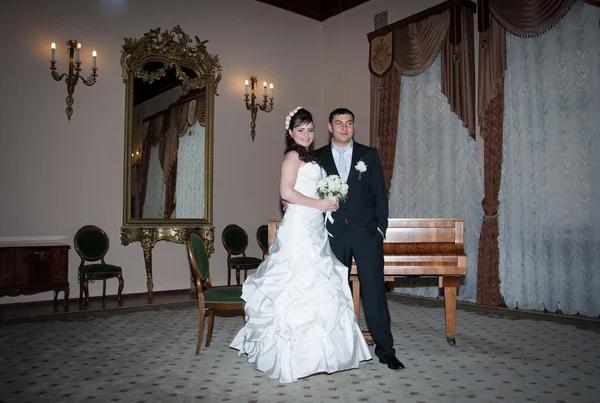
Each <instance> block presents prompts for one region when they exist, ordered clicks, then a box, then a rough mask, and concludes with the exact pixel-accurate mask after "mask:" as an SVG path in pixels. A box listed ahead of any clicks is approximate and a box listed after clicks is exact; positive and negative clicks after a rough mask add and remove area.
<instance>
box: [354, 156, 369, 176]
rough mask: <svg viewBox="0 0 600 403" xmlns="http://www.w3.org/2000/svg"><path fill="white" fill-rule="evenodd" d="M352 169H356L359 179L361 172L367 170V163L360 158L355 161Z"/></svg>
mask: <svg viewBox="0 0 600 403" xmlns="http://www.w3.org/2000/svg"><path fill="white" fill-rule="evenodd" d="M354 169H356V170H357V171H358V180H360V179H361V177H362V174H363V172H367V164H365V162H364V161H363V160H360V161H358V162H357V163H356V165H355V166H354Z"/></svg>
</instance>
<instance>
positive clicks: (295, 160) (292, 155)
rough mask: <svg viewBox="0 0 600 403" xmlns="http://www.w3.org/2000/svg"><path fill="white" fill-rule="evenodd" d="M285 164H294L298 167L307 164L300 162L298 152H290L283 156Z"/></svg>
mask: <svg viewBox="0 0 600 403" xmlns="http://www.w3.org/2000/svg"><path fill="white" fill-rule="evenodd" d="M283 164H286V165H288V164H294V165H298V166H302V165H304V164H305V163H304V162H302V161H300V154H298V151H293V150H292V151H289V152H287V153H285V155H284V156H283Z"/></svg>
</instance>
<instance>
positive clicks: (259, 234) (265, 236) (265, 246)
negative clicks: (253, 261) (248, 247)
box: [256, 224, 269, 253]
mask: <svg viewBox="0 0 600 403" xmlns="http://www.w3.org/2000/svg"><path fill="white" fill-rule="evenodd" d="M256 242H258V246H260V248H261V249H262V251H263V253H267V251H268V250H269V226H268V225H266V224H263V225H261V226H260V227H258V230H257V231H256Z"/></svg>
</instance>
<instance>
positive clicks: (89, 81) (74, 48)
mask: <svg viewBox="0 0 600 403" xmlns="http://www.w3.org/2000/svg"><path fill="white" fill-rule="evenodd" d="M51 48H52V57H51V59H50V74H51V75H52V78H54V79H55V80H56V81H62V79H63V78H64V79H65V83H66V84H67V99H66V100H67V119H68V120H71V115H73V93H74V92H75V86H76V85H77V82H78V81H79V79H81V82H82V83H84V84H85V85H86V86H88V87H91V86H92V85H94V84H95V83H96V78H97V77H98V74H97V71H98V69H97V68H96V51H95V50H94V51H92V60H93V64H92V75H91V76H90V77H88V78H83V77H81V76H80V75H79V73H80V72H81V60H80V59H79V58H80V52H81V43H79V42H77V41H73V40H71V41H68V42H67V54H68V55H69V69H68V73H62V74H59V73H58V72H57V71H56V58H55V52H56V44H55V43H54V42H53V43H52V45H51Z"/></svg>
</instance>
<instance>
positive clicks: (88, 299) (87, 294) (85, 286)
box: [82, 274, 90, 311]
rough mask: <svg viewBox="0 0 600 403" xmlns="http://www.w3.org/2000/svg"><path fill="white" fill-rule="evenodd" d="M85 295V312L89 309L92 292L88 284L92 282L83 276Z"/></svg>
mask: <svg viewBox="0 0 600 403" xmlns="http://www.w3.org/2000/svg"><path fill="white" fill-rule="evenodd" d="M82 280H83V293H84V294H85V299H84V301H83V310H84V311H86V310H87V309H88V305H89V302H90V291H89V289H88V282H89V281H90V279H89V277H88V275H87V274H86V275H84V276H83V279H82Z"/></svg>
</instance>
